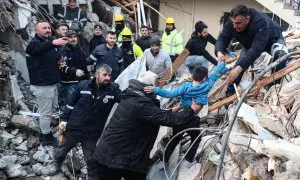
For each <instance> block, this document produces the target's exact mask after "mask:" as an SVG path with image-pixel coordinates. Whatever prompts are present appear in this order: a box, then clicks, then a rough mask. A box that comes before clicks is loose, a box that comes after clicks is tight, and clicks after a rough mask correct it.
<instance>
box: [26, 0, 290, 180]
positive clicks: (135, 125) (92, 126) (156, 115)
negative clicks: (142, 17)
mask: <svg viewBox="0 0 300 180" xmlns="http://www.w3.org/2000/svg"><path fill="white" fill-rule="evenodd" d="M58 16H59V17H60V18H61V19H62V20H63V21H61V22H60V23H58V24H57V26H56V34H55V36H52V31H51V25H50V23H49V22H47V21H39V22H37V24H36V26H35V33H36V35H35V37H34V38H33V39H32V40H31V42H30V43H29V44H28V46H27V48H26V53H27V66H28V70H29V76H30V84H31V87H30V88H31V91H32V93H33V94H34V96H35V97H36V101H37V104H38V107H39V113H40V117H39V126H40V130H41V135H40V140H41V142H42V145H45V146H46V145H50V146H54V147H55V151H54V157H55V163H56V168H57V170H59V169H60V166H61V165H62V163H63V161H64V159H65V156H66V154H67V153H68V152H69V151H70V150H71V149H72V148H73V147H74V146H75V145H76V144H77V143H81V146H82V149H83V154H84V158H85V161H86V163H87V170H88V178H89V179H101V180H103V179H110V180H120V179H122V178H125V179H126V180H132V179H137V180H140V179H146V173H147V170H148V169H149V164H150V159H149V155H150V151H151V149H152V147H153V145H154V142H155V139H156V136H157V134H158V130H159V127H160V126H168V127H171V128H173V132H174V134H176V133H177V132H179V131H181V130H184V129H186V128H192V127H199V125H200V123H201V120H200V118H199V116H197V113H198V112H199V111H200V110H201V108H202V107H203V105H206V104H207V103H208V98H207V96H208V93H209V91H210V90H211V88H212V87H213V85H214V83H215V82H216V80H217V79H218V78H219V77H220V76H221V75H222V74H224V73H227V74H228V77H227V80H226V81H228V83H229V84H233V83H236V84H237V85H238V83H239V81H240V79H241V77H242V76H243V73H244V71H245V70H247V68H248V67H249V66H251V65H252V64H253V63H254V61H255V60H256V58H258V57H259V56H260V55H261V53H262V52H264V51H266V52H269V53H270V54H271V55H272V56H273V57H274V58H273V59H274V61H275V60H276V59H278V58H279V57H281V56H283V55H284V54H286V53H287V49H286V47H285V46H284V41H283V38H282V34H281V33H282V32H281V28H280V26H279V25H278V24H276V23H275V22H273V21H272V20H271V19H270V18H268V17H267V16H266V15H264V14H263V13H261V12H258V11H256V10H255V9H252V8H248V7H246V6H244V5H236V6H234V7H233V9H232V10H231V15H230V18H229V19H228V21H227V23H226V24H225V25H224V28H223V30H222V31H221V33H220V35H219V37H218V38H217V39H215V38H214V37H213V36H212V35H211V34H209V33H208V26H207V25H206V24H205V23H204V22H203V21H199V22H197V23H196V24H195V31H194V32H193V33H192V35H191V38H190V39H189V41H188V42H187V44H186V46H185V48H186V49H188V50H189V52H190V55H189V56H188V58H187V59H186V60H185V62H184V65H185V66H187V67H188V68H189V70H190V72H191V76H192V78H193V81H192V82H186V83H184V84H183V85H181V86H180V87H178V88H176V89H174V90H172V91H167V90H165V89H162V88H159V87H157V86H156V85H157V82H158V80H159V78H160V77H162V75H163V74H164V72H165V71H166V70H167V69H169V68H171V66H172V62H174V60H175V59H176V57H177V56H178V55H179V54H180V53H181V52H182V51H183V49H184V46H183V38H182V32H178V31H177V30H176V27H175V20H174V19H173V18H171V17H169V18H167V19H166V29H165V31H164V33H163V35H162V38H161V39H160V38H159V37H157V36H153V37H151V36H150V35H149V28H148V27H147V26H142V27H141V28H140V36H139V37H138V38H137V39H136V40H134V37H133V33H132V31H131V30H130V28H129V27H127V26H126V25H125V21H124V16H123V15H121V14H115V16H114V21H115V27H114V28H113V29H112V30H111V31H108V32H107V33H106V36H105V37H104V35H103V34H104V33H103V28H102V26H101V25H99V24H96V25H95V26H94V37H93V38H92V39H91V40H90V47H89V55H87V54H86V53H85V52H84V50H83V49H82V47H81V46H80V43H79V41H78V39H79V38H78V33H79V31H80V29H82V27H84V26H85V24H86V22H87V19H86V16H85V13H84V12H83V11H81V10H80V8H78V7H77V6H76V0H70V1H69V5H68V7H65V8H64V9H63V10H62V11H61V12H60V13H59V14H58ZM74 24H76V25H74ZM78 30H79V31H78ZM233 38H235V39H236V40H237V41H239V42H240V43H241V44H242V46H243V50H242V53H241V56H240V58H239V60H238V61H237V62H236V65H235V67H234V68H233V69H231V70H228V68H227V67H226V64H225V63H224V60H225V59H224V55H225V54H226V53H228V49H227V47H228V45H229V43H230V41H231V40H232V39H233ZM207 42H210V43H212V44H213V45H215V52H216V57H217V58H214V56H213V55H211V54H210V53H209V52H208V51H207V50H206V45H207ZM141 56H143V57H144V58H145V59H146V68H147V71H146V72H143V73H142V74H141V75H140V76H139V77H138V78H137V79H130V80H128V81H129V86H128V88H127V89H126V90H125V91H123V92H122V91H121V90H120V89H119V86H118V84H116V83H114V80H115V79H116V78H117V77H118V76H119V75H120V74H121V73H122V71H123V70H124V69H125V68H126V67H128V66H129V65H130V64H131V63H132V62H134V61H136V60H137V58H138V57H141ZM209 63H211V64H212V65H214V66H216V67H215V68H214V70H213V71H212V73H211V74H209V72H208V66H209ZM284 67H285V64H284V63H282V64H279V65H278V66H277V67H276V68H275V69H274V70H273V71H274V72H275V71H278V70H280V69H282V68H284ZM228 92H229V93H233V92H234V91H232V87H231V86H229V88H228ZM156 95H160V96H163V97H168V98H171V97H177V96H180V97H181V102H180V105H179V106H178V107H177V108H175V109H173V110H163V109H161V108H160V103H159V101H158V100H157V99H156ZM58 99H59V100H58ZM115 103H119V105H118V107H117V108H116V110H115V112H114V113H113V115H112V117H111V120H110V122H109V123H108V125H107V126H106V127H105V124H106V121H107V118H108V116H109V114H110V112H111V110H112V108H113V106H114V104H115ZM58 105H59V106H60V107H62V110H63V114H62V117H61V123H60V124H59V129H60V130H61V131H62V132H64V140H63V141H60V142H58V140H57V139H56V138H55V137H54V136H53V134H52V132H51V128H50V123H51V115H52V113H53V111H54V109H55V107H57V106H58ZM189 135H190V136H191V140H192V141H193V140H194V139H195V137H196V136H197V134H195V133H189ZM180 138H181V137H178V138H177V139H176V140H174V142H173V144H171V145H170V148H169V149H168V150H167V151H166V157H167V160H168V159H169V158H170V155H171V153H172V151H173V150H174V148H175V147H176V145H177V144H178V142H179V140H180ZM97 142H98V143H97ZM198 144H199V142H196V143H195V144H194V147H192V148H191V151H190V152H189V153H188V155H187V156H186V161H188V162H190V163H191V162H193V160H194V156H195V153H196V150H197V147H198Z"/></svg>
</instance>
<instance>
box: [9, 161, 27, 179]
mask: <svg viewBox="0 0 300 180" xmlns="http://www.w3.org/2000/svg"><path fill="white" fill-rule="evenodd" d="M5 171H6V174H7V176H8V177H9V178H17V177H25V176H27V172H26V171H25V170H24V168H23V166H21V165H20V164H13V165H9V166H7V167H6V169H5Z"/></svg>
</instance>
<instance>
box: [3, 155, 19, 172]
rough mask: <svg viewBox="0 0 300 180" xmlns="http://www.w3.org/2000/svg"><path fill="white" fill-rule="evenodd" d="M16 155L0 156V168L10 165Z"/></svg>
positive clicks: (15, 159) (15, 158) (14, 160)
mask: <svg viewBox="0 0 300 180" xmlns="http://www.w3.org/2000/svg"><path fill="white" fill-rule="evenodd" d="M17 158H18V156H16V155H12V156H2V157H1V159H0V169H4V168H6V167H7V166H8V165H12V164H14V163H15V162H16V161H17Z"/></svg>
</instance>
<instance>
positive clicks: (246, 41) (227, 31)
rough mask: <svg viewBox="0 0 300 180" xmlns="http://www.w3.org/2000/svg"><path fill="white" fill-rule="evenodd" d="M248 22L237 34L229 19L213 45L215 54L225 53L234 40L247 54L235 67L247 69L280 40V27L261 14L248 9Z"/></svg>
mask: <svg viewBox="0 0 300 180" xmlns="http://www.w3.org/2000/svg"><path fill="white" fill-rule="evenodd" d="M249 11H250V22H249V24H248V26H247V27H246V29H245V30H244V31H242V32H237V31H236V30H235V29H234V27H233V24H232V21H231V20H230V19H229V20H228V22H227V23H226V24H225V26H224V28H223V31H222V33H221V34H220V36H219V37H218V40H217V42H216V45H215V51H216V53H217V52H218V51H221V52H223V53H225V51H226V48H227V46H228V45H229V43H230V41H231V39H232V38H236V39H237V40H238V41H239V42H240V43H241V44H242V45H243V46H244V48H246V49H247V53H246V55H245V56H243V58H240V59H239V60H238V61H237V62H236V65H239V66H241V67H242V68H243V69H247V68H248V67H249V66H250V65H251V64H253V62H254V61H255V60H256V59H257V58H258V57H259V56H260V55H261V54H262V53H263V52H264V51H266V52H270V50H271V46H272V44H273V43H274V42H275V41H276V40H277V39H279V38H282V29H281V27H280V26H279V25H278V24H277V23H276V22H274V21H272V19H271V18H270V17H268V16H267V15H265V14H264V13H262V12H258V11H256V10H255V9H252V8H250V9H249Z"/></svg>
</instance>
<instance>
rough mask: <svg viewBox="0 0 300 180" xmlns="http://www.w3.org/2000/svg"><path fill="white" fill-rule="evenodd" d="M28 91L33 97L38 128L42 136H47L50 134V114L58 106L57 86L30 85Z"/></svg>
mask: <svg viewBox="0 0 300 180" xmlns="http://www.w3.org/2000/svg"><path fill="white" fill-rule="evenodd" d="M30 90H31V92H32V94H33V95H34V96H35V98H36V101H37V105H38V112H39V114H40V117H39V126H40V130H41V132H42V134H49V133H50V132H51V128H50V124H51V119H52V113H53V111H54V109H55V108H57V106H58V100H57V98H58V92H57V85H56V84H54V85H48V86H35V85H31V86H30Z"/></svg>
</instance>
